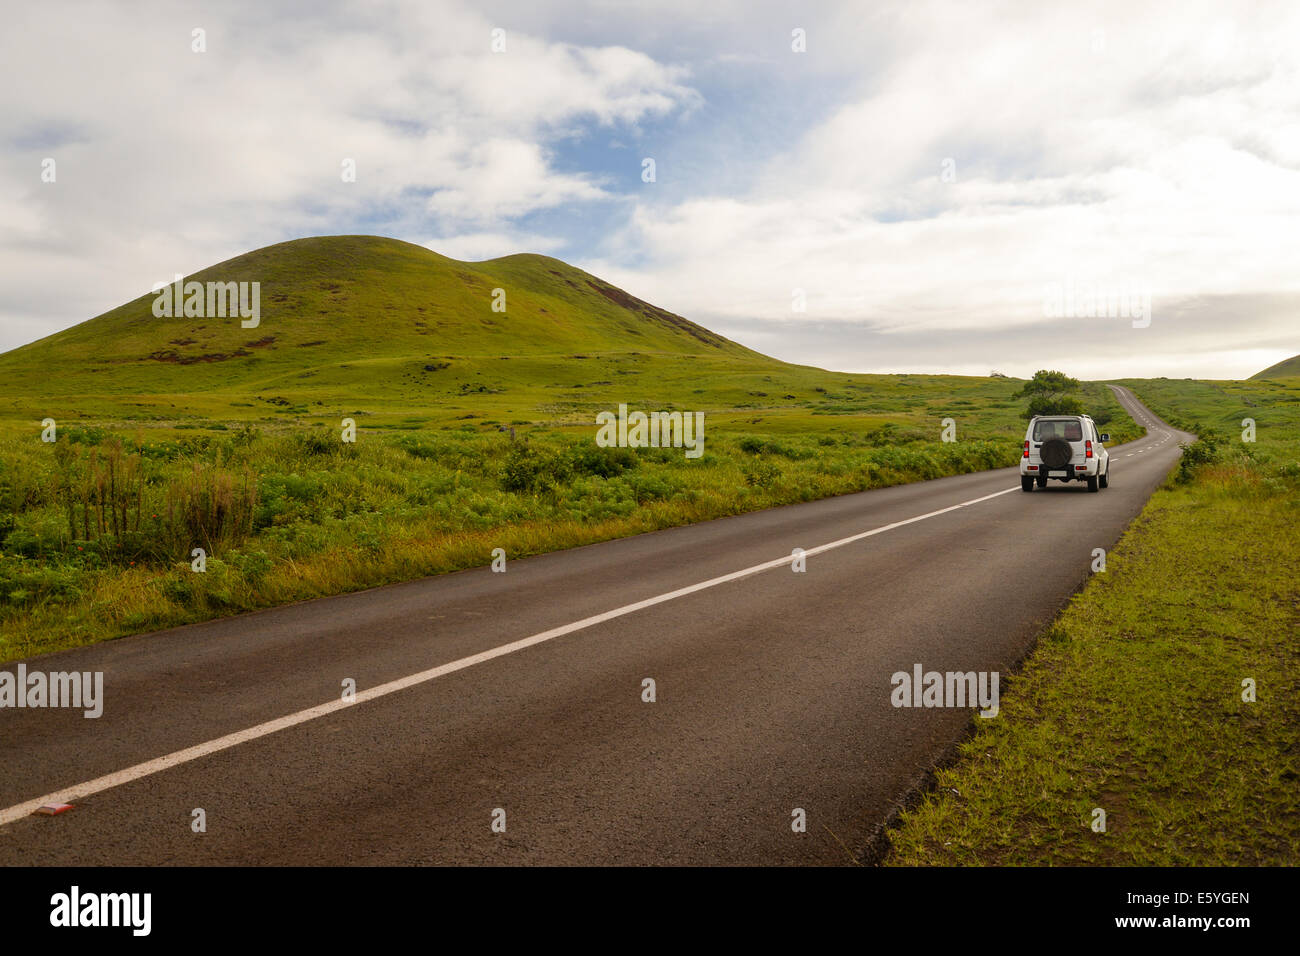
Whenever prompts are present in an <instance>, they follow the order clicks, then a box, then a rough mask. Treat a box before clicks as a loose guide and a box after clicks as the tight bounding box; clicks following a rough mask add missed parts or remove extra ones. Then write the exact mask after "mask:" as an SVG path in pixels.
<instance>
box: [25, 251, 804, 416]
mask: <svg viewBox="0 0 1300 956" xmlns="http://www.w3.org/2000/svg"><path fill="white" fill-rule="evenodd" d="M160 278H169V277H160ZM189 280H196V281H199V282H202V283H207V282H210V281H214V282H254V281H256V282H258V283H260V294H261V302H260V305H261V319H260V324H259V325H258V326H257V327H256V328H244V327H242V325H241V323H240V321H239V319H238V318H158V317H155V316H154V314H153V311H152V306H153V303H154V301H155V296H154V294H153V293H148V294H145V295H143V296H141V297H140V298H138V299H135V300H133V301H131V302H128V303H126V304H125V305H123V306H120V307H119V308H116V309H113V310H112V311H110V312H106V313H104V314H103V315H100V316H98V317H96V318H93V319H91V320H89V321H87V322H83V323H81V324H80V325H77V326H75V327H73V328H71V329H68V330H66V331H63V332H60V333H57V334H55V335H52V336H49V337H48V338H45V339H42V340H40V341H38V342H34V343H32V344H30V345H27V346H24V347H22V348H19V349H16V350H14V351H12V352H9V353H7V354H5V355H3V356H0V381H3V382H4V383H5V384H4V385H3V386H0V413H3V412H8V413H10V414H13V415H15V416H18V417H23V418H30V417H33V416H35V417H37V418H41V417H44V416H46V415H56V412H58V411H60V409H59V408H58V407H57V406H58V404H59V403H60V401H61V400H65V399H66V400H73V401H72V402H71V404H73V405H75V406H77V409H78V410H80V409H81V408H82V407H86V408H89V407H93V408H94V409H95V411H96V412H98V413H100V414H108V415H116V416H120V417H130V418H132V419H137V420H138V419H144V420H149V419H171V418H178V417H179V418H183V417H185V416H186V415H190V414H195V415H200V416H203V417H212V416H221V417H225V418H235V419H248V418H254V419H255V418H259V417H262V416H264V415H266V414H267V413H275V412H277V410H279V409H285V408H296V409H299V410H300V413H308V412H312V411H316V410H318V409H319V410H322V413H323V408H322V406H323V405H327V404H328V405H331V406H332V405H333V404H334V400H336V399H337V400H342V401H344V402H345V404H348V405H349V407H348V408H346V409H343V408H342V407H340V408H330V409H329V413H330V414H334V413H339V412H342V413H351V412H353V411H354V409H353V408H352V407H350V406H351V405H352V404H354V403H356V402H360V401H362V399H363V398H364V399H365V400H366V401H367V402H369V403H370V404H371V405H372V406H375V408H374V409H373V410H376V411H377V410H381V409H382V410H386V411H392V412H401V411H403V410H406V411H410V412H414V411H415V410H417V409H428V408H430V407H431V406H436V407H437V409H438V410H440V411H444V412H447V413H454V412H456V411H458V410H459V411H461V412H463V411H465V410H466V409H465V408H462V407H461V406H465V405H467V404H469V403H466V402H464V401H459V399H460V398H461V396H464V395H474V396H476V402H475V403H474V404H477V405H480V406H481V405H482V398H481V397H482V396H485V395H500V394H504V393H507V392H510V391H517V390H518V389H519V388H520V386H521V385H524V384H528V385H531V384H535V383H537V382H539V381H543V382H550V383H556V382H565V383H567V379H568V378H569V377H571V375H562V374H560V368H559V367H560V366H563V367H568V366H571V365H572V364H573V362H575V361H581V357H582V356H585V355H591V354H598V355H603V356H612V355H618V356H623V357H625V358H631V359H635V358H637V357H640V356H662V357H665V358H669V359H677V360H679V361H680V360H681V359H683V358H685V357H687V356H693V357H694V356H700V357H704V358H706V359H707V360H709V362H710V363H711V364H713V365H722V366H731V365H735V366H739V367H748V368H754V369H757V368H765V369H771V368H774V367H778V366H780V365H781V363H779V362H776V361H775V360H773V359H769V358H767V357H765V356H761V355H759V354H758V353H756V352H752V351H750V350H748V349H746V348H744V347H742V346H740V345H737V344H736V343H734V342H731V341H729V340H727V339H725V338H723V337H722V336H720V335H717V334H715V333H713V332H710V331H708V330H707V329H704V328H702V327H700V326H698V325H695V324H694V323H692V322H689V321H687V320H686V319H683V318H681V317H680V316H677V315H673V314H672V313H670V312H666V311H664V310H663V309H659V308H656V307H655V306H653V305H650V304H649V303H646V302H642V301H641V300H639V299H637V298H635V297H633V296H631V295H628V294H627V293H625V292H623V291H622V290H620V289H617V288H615V287H613V286H611V285H609V284H608V283H606V282H603V281H601V280H600V279H598V278H596V277H595V276H592V275H589V274H588V273H586V272H583V271H582V270H581V269H577V268H574V267H573V266H570V265H567V264H565V263H563V262H561V261H559V260H558V259H551V258H548V257H546V256H539V255H515V256H507V257H504V258H501V259H493V260H490V261H487V262H481V263H468V262H458V261H456V260H454V259H448V258H446V257H445V256H440V255H438V254H437V253H434V252H431V251H429V250H428V249H425V248H423V247H422V246H417V245H412V244H410V243H406V242H400V241H398V240H395V239H383V238H378V237H373V236H328V237H320V238H311V239H299V240H295V241H292V242H284V243H280V244H278V245H274V246H268V247H266V248H264V249H259V250H256V251H254V252H250V253H248V254H246V255H242V256H239V257H237V258H234V259H231V260H229V261H227V262H223V263H220V264H218V265H215V266H212V267H210V268H208V269H204V270H203V271H201V272H198V273H196V274H194V275H192V276H189V277H187V281H189ZM494 289H503V290H504V291H505V296H506V299H505V302H506V311H505V312H504V313H502V312H494V311H493V310H492V307H491V306H492V301H493V290H494ZM511 360H516V364H514V365H507V364H506V362H508V361H511ZM609 364H610V363H609V362H606V363H605V365H606V367H605V369H604V373H607V374H608V375H609V376H611V377H613V376H614V373H615V372H616V371H618V370H617V369H614V368H612V367H608V366H609ZM632 364H635V363H632ZM625 371H626V370H625ZM593 377H594V378H597V379H599V378H600V377H601V376H593ZM77 399H79V400H80V401H76V400H77ZM51 403H54V405H55V407H52V404H51ZM495 404H499V405H502V406H509V405H510V404H512V403H511V402H509V401H508V400H507V401H502V402H497V403H495ZM534 404H535V403H534ZM504 411H505V412H509V411H511V409H509V408H504ZM518 411H519V412H520V413H523V412H524V411H525V409H523V408H520V409H518ZM64 414H65V415H67V414H68V411H67V410H66V409H65V410H64ZM56 417H57V415H56ZM271 417H274V416H271Z"/></svg>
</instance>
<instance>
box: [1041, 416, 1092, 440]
mask: <svg viewBox="0 0 1300 956" xmlns="http://www.w3.org/2000/svg"><path fill="white" fill-rule="evenodd" d="M1053 438H1064V439H1065V440H1066V441H1083V425H1082V424H1081V423H1080V422H1078V421H1077V420H1076V421H1070V420H1069V419H1062V420H1059V421H1052V420H1047V421H1041V422H1036V423H1035V424H1034V441H1050V440H1051V439H1053Z"/></svg>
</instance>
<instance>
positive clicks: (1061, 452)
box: [1038, 438, 1074, 468]
mask: <svg viewBox="0 0 1300 956" xmlns="http://www.w3.org/2000/svg"><path fill="white" fill-rule="evenodd" d="M1038 456H1039V457H1040V458H1041V459H1042V460H1043V464H1044V465H1046V466H1047V467H1048V468H1064V467H1065V466H1066V465H1068V464H1069V463H1070V459H1071V458H1073V457H1074V449H1073V448H1071V447H1070V443H1069V442H1068V441H1066V440H1065V439H1064V438H1052V439H1049V440H1048V441H1045V442H1043V447H1042V448H1040V449H1039V450H1038Z"/></svg>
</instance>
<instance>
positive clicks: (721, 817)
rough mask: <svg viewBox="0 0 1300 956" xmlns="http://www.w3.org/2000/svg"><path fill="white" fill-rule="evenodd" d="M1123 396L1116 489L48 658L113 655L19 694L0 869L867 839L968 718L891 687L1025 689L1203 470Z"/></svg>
mask: <svg viewBox="0 0 1300 956" xmlns="http://www.w3.org/2000/svg"><path fill="white" fill-rule="evenodd" d="M1119 394H1120V399H1121V401H1123V402H1124V403H1125V405H1126V406H1127V407H1128V408H1129V409H1130V411H1131V412H1133V414H1134V416H1135V418H1136V419H1137V420H1138V421H1140V422H1143V423H1144V424H1147V425H1148V426H1149V428H1150V432H1149V434H1148V436H1147V437H1146V438H1143V439H1141V440H1139V441H1136V442H1133V443H1131V444H1129V445H1125V446H1121V447H1116V448H1114V449H1111V454H1112V456H1113V460H1112V469H1113V480H1112V482H1111V486H1110V487H1109V488H1108V489H1105V490H1103V491H1101V492H1099V493H1097V494H1090V493H1088V492H1087V490H1086V488H1085V487H1084V486H1083V485H1081V484H1077V485H1076V484H1071V485H1063V484H1060V483H1053V484H1052V485H1050V486H1049V487H1048V488H1047V489H1043V490H1035V491H1034V492H1033V493H1031V494H1024V493H1022V492H1021V491H1020V490H1019V480H1018V476H1017V474H1016V471H1015V469H1004V470H999V471H993V472H982V473H978V474H973V475H964V476H959V477H954V478H944V479H939V480H936V481H928V482H922V483H917V484H912V485H904V486H900V487H896V488H887V489H881V490H877V491H870V492H865V493H862V494H855V495H848V496H844V497H841V498H833V499H828V500H824V501H817V502H810V503H807V504H801V505H794V506H790V507H785V508H777V509H773V510H770V511H764V512H759V513H755V514H748V515H742V516H738V517H734V518H727V519H723V520H719V521H711V522H707V523H704V524H699V525H693V526H690V527H684V528H676V529H672V530H668V531H662V532H657V533H654V534H646V535H640V536H638V537H635V538H627V539H623V540H619V541H610V542H607V543H603V544H597V545H592V546H589V547H585V548H578V549H575V550H572V551H565V552H560V553H556V554H550V555H545V556H541V557H536V558H528V559H523V560H518V561H511V562H509V564H508V566H507V571H506V573H504V574H499V573H492V572H491V571H490V570H489V569H488V568H487V567H484V568H481V569H476V570H472V571H466V572H461V573H458V574H451V575H443V576H440V577H436V578H429V579H425V580H421V581H415V582H411V583H408V584H400V585H394V586H390V587H384V588H378V589H375V590H372V591H366V592H362V593H357V594H352V595H345V596H342V597H337V598H328V599H323V600H318V601H311V602H307V603H303V604H298V605H293V606H290V607H284V608H277V609H274V610H268V611H263V612H258V613H254V614H247V615H242V616H240V617H236V618H228V619H225V620H221V621H215V622H210V623H206V624H198V625H192V626H189V627H184V628H178V629H175V630H171V631H164V632H159V633H155V634H146V635H140V636H138V637H132V638H127V639H124V640H120V641H114V642H111V643H108V644H101V645H99V646H96V647H91V648H85V649H81V650H76V651H68V652H64V653H59V654H52V655H47V656H44V657H41V658H36V659H33V660H31V661H28V662H26V663H27V668H28V670H29V671H33V670H39V671H92V672H93V671H102V672H103V675H104V698H105V701H104V713H103V716H102V717H100V718H98V719H86V718H84V717H83V716H82V714H81V711H72V710H66V709H61V710H55V709H7V708H6V709H3V710H0V863H3V864H8V865H14V864H55V863H57V864H115V865H121V864H134V865H157V864H469V863H478V864H524V863H538V864H588V863H597V864H610V863H615V864H715V863H717V864H809V863H817V864H837V863H848V862H851V861H853V860H855V859H861V858H863V857H864V855H865V854H866V853H867V851H868V850H869V848H871V847H872V846H874V845H876V841H877V840H878V837H879V834H880V832H881V828H882V826H883V824H884V823H885V821H886V820H887V819H888V818H889V816H890V815H891V813H892V812H893V811H894V810H895V808H896V807H897V806H898V804H899V802H900V801H901V800H902V799H904V797H905V796H906V795H907V794H908V793H909V792H910V791H912V790H913V788H914V787H915V786H916V785H917V784H918V782H919V781H921V780H922V779H923V778H924V775H925V773H926V771H927V770H928V769H929V768H930V767H931V766H932V765H933V764H934V762H935V761H936V760H937V759H939V758H940V757H941V756H942V755H943V754H944V753H945V752H946V751H948V750H949V749H950V748H951V747H952V745H953V744H954V742H956V741H958V740H959V739H960V738H961V737H962V735H963V733H964V732H965V730H966V728H967V727H968V726H969V724H970V722H971V720H972V713H971V711H970V710H969V709H961V708H902V707H895V706H893V705H892V703H891V693H892V691H893V689H894V688H893V685H892V684H891V675H892V674H894V673H895V672H897V671H905V672H908V673H911V672H912V670H913V668H914V665H917V664H920V665H921V666H922V668H923V669H924V670H926V671H931V670H936V671H941V672H946V671H977V672H978V671H997V672H999V673H1001V674H1002V675H1004V678H1003V679H1004V683H1003V687H1005V675H1006V674H1007V672H1008V671H1010V670H1011V669H1012V668H1013V667H1014V666H1015V665H1016V663H1017V662H1019V661H1020V660H1021V659H1022V658H1023V657H1024V656H1025V655H1026V653H1027V652H1028V651H1029V649H1030V646H1031V643H1032V641H1033V638H1034V636H1035V634H1036V633H1037V632H1038V631H1039V630H1040V629H1041V628H1042V627H1043V625H1044V624H1046V623H1047V622H1049V621H1050V620H1051V619H1052V617H1053V616H1054V615H1055V613H1056V612H1057V611H1058V610H1059V609H1060V608H1061V607H1062V606H1063V605H1064V604H1065V602H1066V600H1067V599H1068V597H1069V595H1070V594H1071V593H1072V592H1073V591H1074V590H1075V589H1077V588H1078V587H1079V586H1080V585H1081V584H1082V583H1083V581H1084V580H1085V579H1086V578H1087V576H1088V575H1089V574H1090V566H1091V563H1092V559H1093V556H1092V551H1093V549H1094V548H1109V547H1111V546H1112V545H1113V544H1114V543H1115V541H1116V540H1117V539H1118V537H1119V535H1120V534H1121V533H1122V532H1123V530H1124V528H1125V527H1126V526H1127V525H1128V523H1129V522H1130V521H1131V520H1132V518H1133V517H1134V516H1135V515H1136V514H1137V513H1138V512H1139V511H1140V510H1141V508H1142V506H1143V504H1144V503H1145V502H1146V500H1147V498H1148V497H1149V495H1150V494H1151V492H1152V490H1153V489H1154V488H1155V487H1156V486H1157V485H1158V484H1159V482H1160V481H1161V480H1162V479H1163V477H1164V476H1165V474H1166V473H1167V472H1168V470H1169V468H1170V467H1171V465H1172V464H1173V462H1174V460H1175V459H1176V458H1177V456H1178V447H1177V443H1178V441H1179V440H1181V439H1183V438H1185V437H1187V436H1186V435H1185V434H1184V433H1181V432H1177V431H1175V430H1174V429H1172V428H1170V427H1169V426H1166V425H1164V424H1163V423H1161V422H1160V421H1159V420H1157V419H1156V418H1155V417H1154V416H1153V415H1152V414H1151V413H1150V412H1149V411H1148V410H1146V409H1145V408H1144V407H1143V406H1141V405H1140V404H1138V403H1137V402H1136V400H1135V399H1134V398H1133V397H1132V396H1131V395H1130V394H1128V393H1127V392H1125V391H1123V390H1120V392H1119ZM999 492H1006V493H1004V494H998V493H999ZM988 496H992V497H988ZM957 506H960V507H957ZM945 509H951V510H945ZM936 512H938V513H936ZM923 516H924V517H923ZM898 522H906V523H902V524H897V526H894V527H890V526H891V525H894V524H895V523H898ZM875 529H883V530H879V531H878V532H877V533H874V534H869V535H867V534H864V533H865V532H871V531H873V530H875ZM859 535H861V536H860V537H859ZM845 539H848V540H845ZM829 543H836V544H835V546H834V547H831V548H827V549H824V550H821V551H814V549H816V548H818V547H819V546H822V545H826V544H829ZM795 548H802V549H805V551H808V552H810V553H809V555H808V557H807V558H806V567H807V569H806V571H804V572H803V573H794V572H793V571H792V569H791V567H790V561H789V556H790V554H791V552H792V549H795ZM484 560H485V562H486V560H487V556H486V555H485V558H484ZM782 562H783V563H782ZM763 565H769V566H767V567H765V568H764V567H762V566H763ZM755 568H758V569H757V570H755ZM743 571H748V573H745V574H740V575H734V573H735V572H743ZM732 575H734V576H732ZM729 576H730V577H729ZM717 578H723V580H720V581H716V580H714V579H717ZM698 585H706V586H703V587H695V586H698ZM682 590H685V593H681V594H674V593H673V592H677V591H682ZM642 601H649V602H650V603H649V604H647V605H646V606H644V607H630V608H629V605H634V604H636V603H637V602H642ZM613 611H618V612H619V613H617V614H614V615H611V614H609V613H608V612H613ZM588 619H592V620H588ZM573 625H578V626H573ZM530 638H532V639H533V640H531V641H530V640H528V639H530ZM516 642H518V644H517V645H516V646H511V645H515V644H516ZM476 655H481V656H480V657H476ZM467 658H469V660H466V659H467ZM16 668H17V665H16V664H9V665H6V666H5V667H4V668H3V669H5V670H9V671H16ZM646 678H651V679H653V680H654V682H655V697H656V699H655V701H654V702H653V703H650V702H646V701H644V700H643V699H642V698H643V681H644V680H645V679H646ZM346 679H352V680H354V681H355V682H356V688H357V690H358V693H359V695H361V699H358V701H357V702H355V703H351V704H347V703H343V701H342V690H341V688H342V687H343V682H344V681H345V680H346ZM384 685H390V686H384ZM312 708H318V710H317V711H314V712H313V711H311V709H312ZM304 712H306V713H304ZM975 719H979V718H975ZM993 719H997V718H993ZM275 721H278V723H271V722H275ZM268 724H269V726H268ZM229 735H238V736H234V737H231V736H229ZM223 738H224V739H223ZM168 755H174V756H171V757H168ZM158 758H168V759H166V760H159V759H158ZM132 768H134V769H132ZM95 781H98V782H95ZM45 796H58V797H61V798H64V799H69V798H70V802H72V803H74V804H75V805H76V808H75V809H74V810H71V811H69V812H66V813H63V814H61V815H58V816H53V817H46V816H34V815H31V810H32V802H33V801H35V800H37V799H38V798H42V797H45ZM199 808H201V809H202V810H203V812H204V817H205V822H206V832H203V833H196V832H194V830H193V827H192V823H193V821H194V819H195V817H194V811H195V809H199ZM796 809H802V810H803V811H804V814H805V817H806V821H807V825H806V832H802V833H799V832H795V831H794V830H793V829H792V826H791V824H792V821H793V820H794V816H793V814H794V811H795V810H796ZM497 810H501V811H504V822H505V832H494V830H493V826H492V824H493V820H494V811H497ZM501 816H502V815H501V814H500V813H495V819H497V820H498V821H500V819H501Z"/></svg>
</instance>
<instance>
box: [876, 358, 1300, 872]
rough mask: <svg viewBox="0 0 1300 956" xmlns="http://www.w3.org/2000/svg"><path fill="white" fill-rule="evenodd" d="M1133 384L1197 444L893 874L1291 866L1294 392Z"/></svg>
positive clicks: (1297, 461)
mask: <svg viewBox="0 0 1300 956" xmlns="http://www.w3.org/2000/svg"><path fill="white" fill-rule="evenodd" d="M1125 384H1127V385H1128V386H1129V387H1131V388H1132V389H1133V390H1134V392H1135V393H1136V394H1137V395H1138V396H1139V398H1141V399H1142V400H1143V401H1145V402H1146V403H1147V404H1149V405H1150V406H1151V407H1152V409H1153V410H1154V411H1156V412H1157V413H1158V414H1160V415H1161V416H1162V417H1164V418H1165V419H1166V420H1168V421H1171V422H1172V423H1174V424H1177V425H1179V426H1180V427H1183V428H1187V429H1191V430H1194V431H1196V432H1198V433H1199V434H1201V435H1202V436H1207V437H1208V440H1207V441H1203V442H1198V443H1197V444H1196V445H1193V446H1192V451H1191V452H1189V453H1188V454H1185V455H1184V459H1183V461H1182V462H1180V465H1179V467H1178V468H1177V469H1176V470H1175V472H1174V474H1173V475H1172V476H1171V480H1170V482H1169V483H1168V486H1167V487H1166V488H1164V489H1162V490H1160V491H1158V492H1157V493H1156V495H1155V496H1154V497H1153V498H1152V500H1151V502H1150V503H1149V504H1148V506H1147V508H1146V509H1145V510H1144V512H1143V513H1142V516H1141V517H1140V518H1139V519H1138V521H1137V522H1135V524H1134V525H1133V526H1132V527H1131V528H1130V529H1129V531H1128V532H1127V533H1126V534H1125V535H1124V537H1123V538H1122V540H1121V541H1120V543H1119V545H1118V546H1117V548H1116V549H1114V551H1112V553H1111V554H1110V555H1109V557H1108V560H1107V569H1106V572H1105V573H1104V574H1097V575H1095V576H1094V577H1093V578H1092V579H1091V580H1090V582H1089V583H1088V585H1087V586H1086V587H1085V588H1084V589H1083V591H1082V592H1081V593H1080V594H1079V595H1077V596H1076V597H1075V598H1074V600H1073V601H1072V602H1071V604H1070V606H1069V607H1068V608H1067V609H1066V610H1065V611H1064V612H1062V614H1061V616H1060V617H1059V619H1058V620H1057V621H1056V622H1055V623H1054V624H1053V625H1052V626H1051V627H1050V628H1049V629H1048V630H1047V632H1046V633H1045V634H1043V635H1042V637H1041V639H1040V642H1039V644H1038V646H1037V648H1036V649H1035V650H1034V652H1033V654H1032V655H1031V656H1030V658H1029V659H1028V661H1027V663H1026V666H1025V668H1024V670H1023V672H1022V673H1021V674H1020V675H1018V676H1017V677H1015V678H1014V679H1013V680H1012V681H1010V682H1009V684H1008V685H1007V687H1006V689H1005V690H1004V691H1003V695H1002V701H1001V707H1002V709H1001V713H1000V715H999V717H998V719H996V720H985V721H975V723H976V724H978V726H977V727H976V730H975V733H974V735H973V736H972V738H971V739H970V740H969V741H968V742H967V743H966V744H965V745H963V747H962V750H961V756H960V758H959V759H958V761H957V762H956V763H955V764H954V765H953V766H951V767H948V768H946V769H941V770H939V771H938V772H937V774H936V786H935V788H934V790H933V791H932V792H930V793H929V794H927V795H926V796H925V797H924V798H923V801H922V802H921V804H920V805H919V806H918V807H917V808H915V809H914V810H912V811H911V812H908V813H906V814H904V815H903V818H902V820H901V823H900V826H899V827H898V828H897V829H895V830H893V831H891V834H890V838H891V843H892V852H891V853H890V855H889V856H888V857H887V859H886V863H888V864H890V865H920V864H930V865H971V864H976V865H1078V864H1118V865H1249V864H1265V865H1283V864H1285V865H1295V864H1296V863H1297V862H1300V813H1297V811H1296V806H1297V792H1298V790H1297V787H1298V784H1297V779H1298V777H1300V648H1298V647H1297V645H1296V643H1295V635H1296V632H1297V626H1298V625H1300V533H1297V531H1298V530H1300V379H1291V380H1278V381H1258V380H1252V381H1249V382H1192V381H1185V380H1167V379H1156V380H1135V381H1129V382H1126V383H1125ZM1245 418H1253V419H1255V421H1256V427H1257V433H1256V437H1257V441H1255V442H1253V443H1249V442H1243V441H1242V440H1241V437H1242V435H1241V432H1242V424H1241V422H1242V420H1243V419H1245ZM1247 679H1250V680H1251V681H1253V684H1254V688H1255V699H1254V701H1247V700H1244V699H1243V694H1244V693H1245V689H1244V687H1243V681H1246V680H1247ZM1097 809H1101V810H1103V811H1105V814H1106V816H1105V830H1104V832H1097V831H1095V830H1094V828H1093V824H1094V821H1095V820H1096V819H1097V817H1096V816H1095V812H1096V810H1097Z"/></svg>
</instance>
